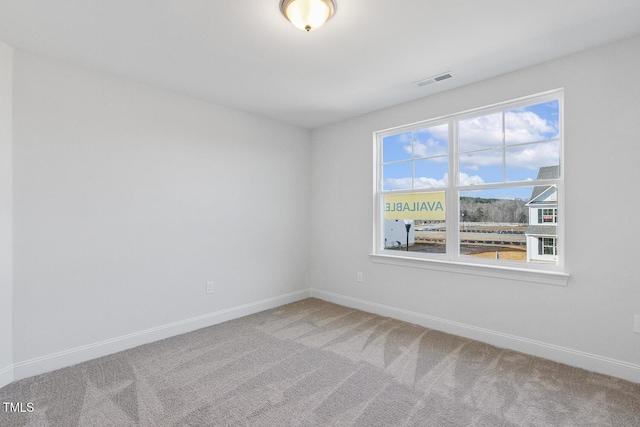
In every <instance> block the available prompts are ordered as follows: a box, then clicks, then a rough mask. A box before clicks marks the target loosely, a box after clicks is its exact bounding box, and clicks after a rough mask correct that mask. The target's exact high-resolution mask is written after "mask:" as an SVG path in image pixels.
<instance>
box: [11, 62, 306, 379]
mask: <svg viewBox="0 0 640 427" xmlns="http://www.w3.org/2000/svg"><path fill="white" fill-rule="evenodd" d="M14 65H15V69H14V88H13V89H14V90H13V100H14V124H13V125H14V150H13V161H14V164H13V169H14V190H13V191H14V193H13V194H14V226H15V230H14V283H15V285H14V290H13V293H14V296H13V299H14V304H13V316H14V325H13V330H14V334H13V346H14V366H15V376H16V379H18V378H20V377H23V376H27V375H32V374H36V373H39V372H42V371H45V370H49V369H54V368H57V367H60V365H63V364H68V363H72V362H76V361H81V360H85V359H87V358H90V357H96V356H100V355H102V354H105V353H108V352H111V351H116V350H119V349H121V348H122V347H127V346H129V345H133V344H139V343H140V342H142V341H149V340H152V339H157V338H161V337H162V336H163V335H164V336H166V335H170V334H172V333H177V332H183V331H184V330H185V329H190V328H191V329H193V328H195V327H198V326H203V323H204V324H206V323H214V322H215V321H219V320H220V319H221V317H215V316H213V317H211V318H208V317H207V316H212V313H223V314H224V315H225V316H226V317H224V316H223V317H224V318H228V317H229V315H228V313H227V312H228V310H229V309H234V308H238V307H240V308H247V307H248V305H251V304H253V303H256V302H259V301H263V302H265V301H266V302H269V301H274V304H276V305H277V304H278V303H281V302H282V301H285V302H286V300H287V296H289V297H291V298H302V297H304V296H305V295H308V284H307V283H306V273H307V271H308V253H309V251H308V233H309V232H308V222H309V214H310V209H309V208H310V196H309V191H310V176H309V168H310V141H309V132H308V131H307V130H303V129H300V128H296V127H293V126H289V125H283V124H279V123H276V122H274V121H270V120H266V119H263V118H259V117H256V116H253V115H251V114H247V113H243V112H239V111H235V110H231V109H228V108H224V107H220V106H216V105H212V104H208V103H205V102H201V101H198V100H195V99H192V98H188V97H184V96H180V95H176V94H173V93H170V92H166V91H163V90H159V89H156V88H153V87H150V86H146V85H144V84H139V83H134V82H130V81H126V80H122V79H119V78H116V77H112V76H108V75H103V74H100V73H97V72H94V71H91V70H88V69H83V68H77V67H73V66H70V65H66V64H62V63H58V62H54V61H50V60H48V59H45V58H42V57H38V56H34V55H30V54H26V53H24V52H21V51H18V50H16V52H15V56H14ZM0 111H2V110H0ZM206 281H214V282H215V286H216V289H215V292H214V293H213V294H212V295H205V282H206ZM3 292H4V288H3ZM283 296H284V297H283ZM282 298H284V299H282ZM267 305H268V304H267ZM263 306H264V305H263ZM263 306H259V307H258V308H261V307H263ZM245 312H246V310H245V311H242V310H238V311H236V312H235V313H236V314H237V315H240V314H243V313H245ZM185 322H187V323H189V325H187V326H184V323H185ZM167 325H173V326H176V327H174V328H169V329H170V330H168V331H165V332H163V333H161V334H160V335H158V334H157V333H156V332H157V330H158V329H162V328H163V327H166V326H167ZM141 331H142V332H141ZM96 343H97V344H98V345H96Z"/></svg>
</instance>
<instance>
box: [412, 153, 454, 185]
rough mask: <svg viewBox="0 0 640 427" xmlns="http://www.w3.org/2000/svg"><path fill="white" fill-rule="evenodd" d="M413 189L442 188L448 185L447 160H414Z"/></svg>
mask: <svg viewBox="0 0 640 427" xmlns="http://www.w3.org/2000/svg"><path fill="white" fill-rule="evenodd" d="M414 168H415V180H414V187H415V188H443V187H446V186H447V184H448V181H449V179H448V177H449V174H448V172H449V158H448V157H435V158H433V159H425V160H416V161H415V162H414Z"/></svg>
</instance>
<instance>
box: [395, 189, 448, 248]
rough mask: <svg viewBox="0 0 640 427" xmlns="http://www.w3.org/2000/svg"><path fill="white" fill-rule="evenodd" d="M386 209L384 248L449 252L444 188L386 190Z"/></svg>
mask: <svg viewBox="0 0 640 427" xmlns="http://www.w3.org/2000/svg"><path fill="white" fill-rule="evenodd" d="M383 211H384V215H383V217H384V240H383V245H384V249H392V250H393V249H395V250H402V251H407V250H408V251H410V252H421V253H446V226H445V193H444V192H443V191H438V192H429V193H425V192H423V193H409V194H387V195H385V196H384V200H383ZM407 243H408V244H407Z"/></svg>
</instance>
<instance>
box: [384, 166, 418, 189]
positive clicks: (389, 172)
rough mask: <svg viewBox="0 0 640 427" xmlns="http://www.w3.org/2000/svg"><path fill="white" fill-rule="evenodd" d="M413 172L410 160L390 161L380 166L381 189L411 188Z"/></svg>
mask: <svg viewBox="0 0 640 427" xmlns="http://www.w3.org/2000/svg"><path fill="white" fill-rule="evenodd" d="M412 176H413V172H412V169H411V162H400V163H391V164H390V165H384V166H383V167H382V177H383V181H382V189H383V190H408V189H411V185H412V182H411V181H412V179H411V177H412Z"/></svg>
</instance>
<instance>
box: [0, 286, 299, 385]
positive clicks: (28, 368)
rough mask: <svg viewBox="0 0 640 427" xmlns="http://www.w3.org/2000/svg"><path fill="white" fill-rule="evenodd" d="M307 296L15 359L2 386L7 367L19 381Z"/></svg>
mask: <svg viewBox="0 0 640 427" xmlns="http://www.w3.org/2000/svg"><path fill="white" fill-rule="evenodd" d="M308 297H309V289H304V290H302V291H297V292H292V293H289V294H285V295H279V296H277V297H273V298H267V299H264V300H261V301H256V302H252V303H248V304H244V305H240V306H237V307H231V308H228V309H225V310H220V311H215V312H213V313H207V314H204V315H202V316H197V317H193V318H190V319H185V320H181V321H178V322H173V323H169V324H167V325H161V326H157V327H155V328H150V329H145V330H143V331H139V332H134V333H132V334H127V335H122V336H119V337H115V338H111V339H108V340H103V341H99V342H96V343H92V344H88V345H84V346H80V347H76V348H71V349H68V350H64V351H59V352H56V353H52V354H48V355H45V356H41V357H36V358H33V359H29V360H25V361H22V362H18V363H14V364H13V366H12V367H8V368H5V369H4V370H3V371H0V386H2V384H3V382H4V379H3V377H2V373H3V372H4V371H5V370H6V371H8V372H9V373H10V375H9V377H10V379H9V381H8V382H7V384H8V383H9V382H12V381H17V380H20V379H22V378H27V377H31V376H33V375H38V374H42V373H44V372H50V371H53V370H56V369H60V368H64V367H65V366H71V365H75V364H77V363H81V362H85V361H87V360H91V359H95V358H97V357H102V356H106V355H109V354H113V353H117V352H119V351H122V350H127V349H130V348H133V347H137V346H139V345H143V344H148V343H150V342H154V341H158V340H162V339H165V338H169V337H172V336H175V335H180V334H184V333H187V332H191V331H195V330H196V329H200V328H205V327H207V326H212V325H217V324H218V323H222V322H226V321H228V320H232V319H236V318H238V317H243V316H247V315H250V314H254V313H258V312H261V311H264V310H268V309H271V308H275V307H279V306H281V305H284V304H289V303H291V302H295V301H299V300H301V299H305V298H308Z"/></svg>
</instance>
